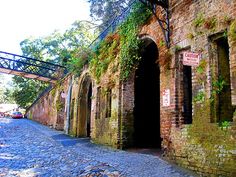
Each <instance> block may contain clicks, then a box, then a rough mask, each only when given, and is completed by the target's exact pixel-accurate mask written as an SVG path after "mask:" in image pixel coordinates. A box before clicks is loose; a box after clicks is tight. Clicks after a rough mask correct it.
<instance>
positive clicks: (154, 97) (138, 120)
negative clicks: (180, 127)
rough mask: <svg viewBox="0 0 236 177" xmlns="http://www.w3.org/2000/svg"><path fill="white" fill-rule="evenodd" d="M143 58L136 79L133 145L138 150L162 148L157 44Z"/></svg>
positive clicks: (144, 51)
mask: <svg viewBox="0 0 236 177" xmlns="http://www.w3.org/2000/svg"><path fill="white" fill-rule="evenodd" d="M149 42H150V41H149ZM141 56H142V58H141V60H140V63H139V65H138V69H137V70H136V72H135V79H134V97H135V99H134V100H135V101H134V106H135V107H134V137H133V140H134V141H133V143H134V146H135V147H137V148H160V147H161V138H160V69H159V66H158V64H157V63H156V61H157V57H158V50H157V46H156V44H155V43H154V42H153V41H152V42H150V43H149V44H148V45H147V46H146V47H145V48H144V50H143V52H142V55H141Z"/></svg>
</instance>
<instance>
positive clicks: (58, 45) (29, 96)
mask: <svg viewBox="0 0 236 177" xmlns="http://www.w3.org/2000/svg"><path fill="white" fill-rule="evenodd" d="M93 28H94V24H92V23H90V22H87V21H76V22H74V23H73V24H72V26H71V27H70V28H69V29H68V30H66V31H65V32H64V33H60V32H59V31H55V32H53V33H52V34H51V35H49V36H45V37H40V38H29V39H25V40H24V41H22V42H21V43H20V46H21V49H22V52H23V55H24V56H27V57H32V58H35V59H39V60H43V61H49V62H52V63H55V64H60V65H64V66H68V65H69V66H71V63H73V64H77V66H78V65H79V66H80V67H82V64H84V63H85V61H84V60H82V58H80V57H79V56H80V54H81V53H82V51H84V49H86V48H88V46H89V44H90V43H91V42H92V40H93V39H94V36H95V35H94V32H93V31H94V30H93ZM13 83H14V91H13V97H14V99H15V101H16V103H17V104H18V105H20V106H21V107H23V108H26V107H28V106H30V105H31V104H32V102H33V101H34V100H35V99H36V98H37V96H38V95H39V94H40V93H41V92H42V91H43V90H44V89H45V88H46V87H47V86H48V85H49V84H47V83H44V82H41V81H37V80H32V79H26V78H21V77H19V76H14V77H13Z"/></svg>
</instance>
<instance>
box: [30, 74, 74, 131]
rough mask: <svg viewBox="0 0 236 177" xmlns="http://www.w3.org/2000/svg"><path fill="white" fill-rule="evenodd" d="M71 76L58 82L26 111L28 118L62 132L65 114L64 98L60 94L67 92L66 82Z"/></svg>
mask: <svg viewBox="0 0 236 177" xmlns="http://www.w3.org/2000/svg"><path fill="white" fill-rule="evenodd" d="M70 77H71V76H70V75H68V76H67V77H66V78H64V79H63V80H61V81H60V82H58V83H57V84H56V85H55V86H54V87H53V88H52V89H51V90H50V91H48V92H46V93H45V94H44V95H43V96H42V97H41V98H40V99H39V100H38V101H37V102H36V103H34V104H33V105H32V106H31V107H30V108H29V109H28V110H27V115H28V118H30V119H32V120H35V121H37V122H39V123H41V124H44V125H47V126H50V127H52V128H55V129H58V130H63V129H64V118H65V116H66V112H65V98H62V93H65V94H66V93H67V91H68V85H69V83H68V81H69V78H70Z"/></svg>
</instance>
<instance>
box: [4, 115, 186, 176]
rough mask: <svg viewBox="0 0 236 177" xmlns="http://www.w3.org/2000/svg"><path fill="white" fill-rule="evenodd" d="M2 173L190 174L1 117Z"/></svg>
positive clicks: (149, 157)
mask: <svg viewBox="0 0 236 177" xmlns="http://www.w3.org/2000/svg"><path fill="white" fill-rule="evenodd" d="M0 176H26V177H30V176H43V177H47V176H65V177H69V176H104V177H106V176H111V177H112V176H114V177H116V176H137V177H138V176H140V177H149V176H160V177H183V176H190V175H189V173H187V172H186V171H183V170H181V169H180V168H177V167H175V166H172V165H170V164H168V163H167V162H165V161H164V160H162V159H160V158H158V157H157V156H153V155H146V154H139V153H133V152H126V151H121V150H115V149H111V148H108V147H103V146H99V145H95V144H93V143H90V142H89V140H88V139H78V138H72V137H69V136H67V135H65V134H63V132H60V131H55V130H52V129H50V128H48V127H45V126H43V125H40V124H38V123H36V122H33V121H31V120H27V119H20V120H13V119H8V118H0Z"/></svg>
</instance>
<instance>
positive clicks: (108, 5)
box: [88, 0, 132, 32]
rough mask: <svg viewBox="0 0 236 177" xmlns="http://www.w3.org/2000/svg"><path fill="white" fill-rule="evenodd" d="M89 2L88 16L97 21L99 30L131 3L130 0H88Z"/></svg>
mask: <svg viewBox="0 0 236 177" xmlns="http://www.w3.org/2000/svg"><path fill="white" fill-rule="evenodd" d="M88 2H89V3H90V16H91V17H92V18H93V19H94V20H95V21H99V22H100V23H101V24H100V25H99V30H100V32H101V31H103V30H104V29H105V28H106V27H107V26H108V25H109V24H110V23H111V22H112V21H113V20H114V19H115V17H117V16H119V15H120V14H122V13H123V11H124V10H125V9H126V8H127V7H128V6H129V5H130V4H131V3H132V0H88Z"/></svg>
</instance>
